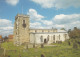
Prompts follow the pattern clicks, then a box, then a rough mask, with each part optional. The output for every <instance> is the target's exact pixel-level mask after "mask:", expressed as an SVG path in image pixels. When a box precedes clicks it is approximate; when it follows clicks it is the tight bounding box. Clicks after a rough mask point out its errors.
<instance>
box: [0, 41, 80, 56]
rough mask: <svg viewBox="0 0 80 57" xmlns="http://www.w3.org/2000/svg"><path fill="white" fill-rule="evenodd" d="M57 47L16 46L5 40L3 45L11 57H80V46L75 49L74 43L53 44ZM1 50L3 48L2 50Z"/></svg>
mask: <svg viewBox="0 0 80 57" xmlns="http://www.w3.org/2000/svg"><path fill="white" fill-rule="evenodd" d="M53 45H57V46H56V47H53V46H47V47H44V48H29V49H28V50H27V49H24V46H19V47H16V46H14V45H13V43H11V42H8V43H7V42H5V43H3V44H2V47H3V48H4V49H5V50H6V56H8V55H10V57H19V56H21V57H36V56H37V57H40V56H41V54H44V55H45V57H80V48H78V49H73V48H72V45H71V46H69V45H67V44H53ZM0 51H1V50H0Z"/></svg>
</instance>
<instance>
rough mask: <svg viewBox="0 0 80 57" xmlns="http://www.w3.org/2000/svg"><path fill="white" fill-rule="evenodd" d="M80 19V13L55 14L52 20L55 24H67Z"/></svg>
mask: <svg viewBox="0 0 80 57" xmlns="http://www.w3.org/2000/svg"><path fill="white" fill-rule="evenodd" d="M79 20H80V14H71V15H64V14H60V15H56V16H55V17H53V21H54V22H56V23H57V24H67V23H72V22H75V21H79Z"/></svg>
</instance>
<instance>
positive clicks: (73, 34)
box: [69, 27, 80, 38]
mask: <svg viewBox="0 0 80 57" xmlns="http://www.w3.org/2000/svg"><path fill="white" fill-rule="evenodd" d="M69 36H70V38H80V29H78V28H77V27H74V29H73V30H72V31H70V32H69Z"/></svg>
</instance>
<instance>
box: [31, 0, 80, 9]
mask: <svg viewBox="0 0 80 57" xmlns="http://www.w3.org/2000/svg"><path fill="white" fill-rule="evenodd" d="M31 1H33V2H35V3H37V4H39V5H41V6H42V7H43V8H53V7H55V8H57V9H61V8H68V7H75V8H78V7H80V0H31Z"/></svg>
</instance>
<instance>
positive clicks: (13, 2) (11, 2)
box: [6, 0, 19, 6]
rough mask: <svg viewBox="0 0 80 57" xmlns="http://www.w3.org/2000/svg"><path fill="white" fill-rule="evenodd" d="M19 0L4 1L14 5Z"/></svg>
mask: <svg viewBox="0 0 80 57" xmlns="http://www.w3.org/2000/svg"><path fill="white" fill-rule="evenodd" d="M18 2H19V0H6V3H8V4H10V5H12V6H15V5H17V4H18Z"/></svg>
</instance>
